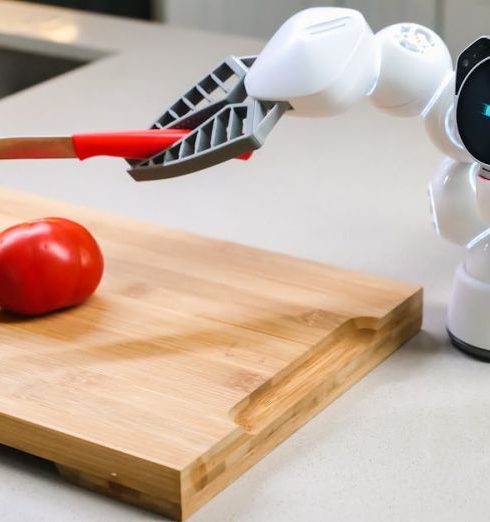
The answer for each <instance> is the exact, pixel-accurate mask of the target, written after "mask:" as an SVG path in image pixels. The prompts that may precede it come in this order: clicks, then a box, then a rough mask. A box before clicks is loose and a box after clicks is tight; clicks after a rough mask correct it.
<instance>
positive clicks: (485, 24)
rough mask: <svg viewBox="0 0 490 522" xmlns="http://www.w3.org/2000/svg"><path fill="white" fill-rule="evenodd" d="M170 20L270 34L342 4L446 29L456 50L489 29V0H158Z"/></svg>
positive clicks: (373, 17)
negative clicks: (297, 15)
mask: <svg viewBox="0 0 490 522" xmlns="http://www.w3.org/2000/svg"><path fill="white" fill-rule="evenodd" d="M154 3H155V6H156V10H157V11H158V16H159V17H160V18H161V19H162V18H165V19H166V20H167V21H168V22H169V23H172V24H175V25H183V26H188V27H197V28H201V29H206V30H212V31H223V32H229V33H237V34H247V35H250V36H258V37H261V38H267V37H269V36H270V35H271V34H272V33H273V32H274V30H275V29H276V28H277V27H278V26H279V25H280V24H281V23H282V22H283V21H284V20H285V19H286V18H287V17H289V16H290V15H291V14H293V13H294V12H296V11H298V10H300V9H304V8H306V7H312V6H318V5H338V6H346V7H353V8H354V9H359V10H361V11H362V12H363V13H364V15H365V16H366V18H367V19H368V21H369V23H370V24H371V26H372V27H373V29H375V30H377V29H379V28H381V27H384V26H386V25H388V24H391V23H395V22H402V21H414V22H418V23H421V24H424V25H427V26H429V27H431V28H433V29H435V30H436V31H437V32H438V33H439V34H441V35H442V36H443V37H444V38H445V40H446V41H447V43H448V46H449V48H450V49H451V51H452V53H453V56H455V55H457V53H458V52H459V51H460V50H461V49H462V47H464V46H465V45H466V44H467V43H469V42H471V41H472V40H473V39H474V38H476V37H477V36H480V35H482V34H488V33H490V1H489V0H405V1H402V0H336V1H335V0H334V1H332V2H322V1H321V0H317V1H311V0H155V2H154Z"/></svg>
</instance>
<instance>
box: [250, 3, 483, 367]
mask: <svg viewBox="0 0 490 522" xmlns="http://www.w3.org/2000/svg"><path fill="white" fill-rule="evenodd" d="M291 71H294V74H291ZM245 87H246V90H247V93H248V95H249V96H251V97H253V98H255V99H259V100H277V101H287V102H288V103H289V104H290V105H291V106H292V108H293V111H291V113H292V114H297V115H298V116H313V117H319V116H330V115H333V114H337V113H339V112H342V111H345V110H346V109H348V108H349V107H351V106H352V105H354V104H355V103H356V102H358V101H359V100H361V99H362V98H363V97H365V96H367V97H369V99H370V100H371V102H372V103H373V104H374V105H375V106H376V107H378V108H380V109H382V110H384V111H386V112H388V113H391V114H394V115H397V116H420V117H421V118H423V119H424V122H425V128H426V130H427V134H428V135H429V137H430V139H431V140H432V141H433V143H434V144H435V145H436V146H437V147H438V148H439V149H440V150H441V151H442V152H443V153H444V154H445V155H447V156H448V157H449V158H450V159H448V160H447V161H446V162H445V163H444V164H443V167H442V170H441V171H440V172H438V173H437V174H436V176H435V177H434V179H433V180H432V182H431V183H430V187H429V193H430V197H431V204H432V214H433V219H434V224H435V227H436V230H437V232H438V233H439V234H440V235H441V236H442V237H444V238H446V239H448V240H450V241H453V242H455V243H457V244H459V245H462V246H464V247H465V249H466V250H465V258H464V260H463V262H462V263H461V264H460V266H459V267H458V269H457V270H456V274H455V279H454V287H453V293H452V298H451V302H450V303H449V307H448V318H447V329H448V332H449V335H450V337H451V340H452V342H453V343H454V344H455V345H456V346H457V347H458V348H460V349H462V350H464V351H466V352H468V353H470V354H472V355H474V356H476V357H479V358H481V359H487V360H490V228H489V225H490V39H488V38H485V37H482V38H480V39H479V40H477V41H476V42H474V43H473V44H472V45H470V46H469V47H468V48H467V49H466V50H465V51H464V52H463V53H462V54H461V55H460V57H459V59H458V64H457V68H456V71H454V70H453V66H452V61H451V57H450V54H449V51H448V49H447V47H446V45H445V44H444V42H443V41H442V40H441V38H440V37H439V36H438V35H437V34H435V33H434V32H433V31H432V30H430V29H428V28H426V27H423V26H420V25H417V24H412V23H401V24H396V25H392V26H389V27H386V28H385V29H383V30H381V31H380V32H378V33H377V34H373V32H372V31H371V29H370V27H369V26H368V24H367V23H366V21H365V19H364V17H363V16H362V14H361V13H359V12H358V11H355V10H352V9H345V8H328V7H327V8H312V9H307V10H305V11H301V12H299V13H297V14H296V15H294V16H293V17H291V18H290V19H289V20H287V21H286V22H285V23H284V25H283V26H282V27H280V29H279V30H278V31H277V32H276V34H275V35H274V36H273V37H272V39H271V40H270V41H269V42H268V43H267V45H266V46H265V48H264V49H263V51H262V52H261V53H260V54H259V56H258V57H257V59H256V60H255V63H254V64H253V65H252V66H251V68H250V70H249V72H248V73H247V75H246V77H245Z"/></svg>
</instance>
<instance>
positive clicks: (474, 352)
mask: <svg viewBox="0 0 490 522" xmlns="http://www.w3.org/2000/svg"><path fill="white" fill-rule="evenodd" d="M447 333H448V335H449V339H451V343H452V344H453V346H455V347H456V348H457V349H458V350H461V351H462V352H464V353H466V354H468V355H471V357H474V358H475V359H478V360H479V361H483V362H487V363H490V350H485V349H484V348H478V347H477V346H473V345H472V344H468V343H465V342H464V341H462V340H461V339H458V338H457V337H456V336H455V335H453V334H452V333H451V331H450V330H449V328H448V329H447Z"/></svg>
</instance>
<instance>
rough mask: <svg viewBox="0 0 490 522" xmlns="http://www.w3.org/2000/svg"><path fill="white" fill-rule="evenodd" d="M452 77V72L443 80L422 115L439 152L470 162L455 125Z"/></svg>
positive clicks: (453, 76)
mask: <svg viewBox="0 0 490 522" xmlns="http://www.w3.org/2000/svg"><path fill="white" fill-rule="evenodd" d="M454 78H455V75H454V72H452V73H451V74H450V75H449V76H448V77H446V79H445V80H443V83H442V84H441V85H440V87H439V89H438V90H437V92H436V93H435V95H434V97H433V99H432V100H431V102H430V103H429V105H428V106H427V107H426V108H425V110H424V112H423V114H422V116H423V117H424V124H425V130H426V131H427V134H428V135H429V138H430V139H431V141H432V143H433V144H434V145H435V146H436V147H437V148H438V149H439V150H440V151H441V152H443V153H444V154H446V155H447V156H449V157H450V158H453V159H455V160H458V161H462V162H465V163H472V162H473V161H474V160H473V158H472V157H471V156H470V154H469V153H468V151H467V150H466V149H465V148H464V146H463V144H462V143H461V139H460V137H459V133H458V129H457V127H456V119H455V114H454V107H455V105H454V102H455V100H454V88H455V85H454Z"/></svg>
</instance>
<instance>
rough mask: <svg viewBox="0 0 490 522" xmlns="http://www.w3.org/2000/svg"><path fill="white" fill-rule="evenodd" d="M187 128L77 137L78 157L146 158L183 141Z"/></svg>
mask: <svg viewBox="0 0 490 522" xmlns="http://www.w3.org/2000/svg"><path fill="white" fill-rule="evenodd" d="M188 133H189V131H188V130H186V129H150V130H140V131H126V132H110V133H109V132H103V133H95V134H75V135H74V136H72V142H73V148H74V149H75V154H76V155H77V157H78V158H79V159H81V160H83V159H85V158H91V157H93V156H116V157H118V158H127V159H146V158H149V157H150V156H153V155H155V154H157V153H158V152H160V151H162V150H164V149H166V148H168V147H170V146H171V145H173V144H174V143H175V142H176V141H179V140H180V139H182V138H183V137H184V136H185V135H186V134H188Z"/></svg>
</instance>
